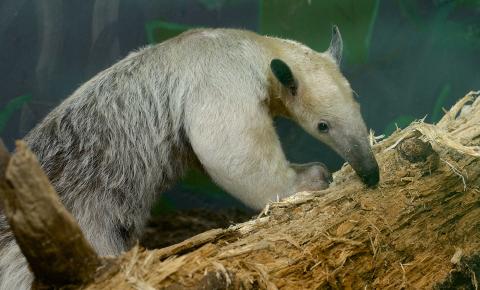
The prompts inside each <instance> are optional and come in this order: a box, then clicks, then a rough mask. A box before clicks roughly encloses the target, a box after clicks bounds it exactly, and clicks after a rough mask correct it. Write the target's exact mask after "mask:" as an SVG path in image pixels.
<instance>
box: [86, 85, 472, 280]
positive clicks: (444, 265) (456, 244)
mask: <svg viewBox="0 0 480 290" xmlns="http://www.w3.org/2000/svg"><path fill="white" fill-rule="evenodd" d="M478 96H479V93H478V92H471V93H469V94H468V95H467V96H465V97H464V98H462V99H461V100H460V101H459V102H458V103H457V104H456V105H455V106H453V107H452V109H451V110H450V111H449V112H448V113H447V114H446V115H445V116H444V118H443V119H442V120H441V121H440V122H439V123H438V124H437V125H431V124H426V123H424V122H423V121H418V122H414V123H412V124H411V125H410V126H409V127H408V128H406V129H404V130H398V131H397V132H395V133H394V134H393V135H392V136H390V137H389V138H387V139H385V140H383V141H381V142H376V144H375V145H374V151H375V153H376V157H377V159H378V162H379V164H380V168H381V182H380V185H379V186H378V188H375V189H371V188H366V187H365V186H364V185H363V184H362V183H361V182H360V180H359V179H358V178H357V176H356V175H355V173H354V171H353V170H352V169H351V167H350V166H348V165H347V166H344V167H343V168H342V169H341V170H340V171H339V172H337V173H335V174H334V183H333V184H332V185H331V187H330V188H329V189H327V190H324V191H320V192H301V193H298V194H296V195H295V196H292V197H289V198H287V199H284V200H282V201H279V202H275V203H271V204H269V205H268V206H267V208H266V209H265V210H264V211H263V212H262V214H261V215H260V216H259V217H258V218H257V219H254V220H251V221H249V222H246V223H243V224H239V225H236V226H233V227H231V228H229V229H224V230H214V231H210V232H207V233H204V234H202V235H199V236H196V237H193V238H192V239H190V241H186V242H183V243H181V245H179V246H172V247H169V248H167V249H170V250H165V249H159V250H154V251H147V250H144V249H141V248H139V247H136V248H134V249H132V250H131V251H129V252H127V253H125V254H124V255H122V256H121V257H120V258H119V259H118V264H119V265H120V267H119V271H118V272H116V273H112V274H111V276H109V277H107V278H104V280H103V281H97V283H96V284H92V285H90V286H89V287H88V288H87V289H162V288H163V289H259V288H260V289H323V288H327V289H328V288H333V289H372V288H375V289H400V288H404V289H432V288H435V287H438V288H440V289H443V288H445V289H448V288H449V287H460V288H461V287H464V288H466V289H469V288H472V289H477V287H478V279H479V274H480V146H479V145H480V97H478ZM172 249H173V250H172ZM170 251H171V252H170ZM169 252H170V253H169Z"/></svg>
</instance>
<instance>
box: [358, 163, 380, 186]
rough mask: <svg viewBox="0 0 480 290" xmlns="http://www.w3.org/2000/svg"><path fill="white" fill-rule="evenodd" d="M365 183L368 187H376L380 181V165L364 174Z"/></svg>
mask: <svg viewBox="0 0 480 290" xmlns="http://www.w3.org/2000/svg"><path fill="white" fill-rule="evenodd" d="M361 178H362V181H363V183H365V184H366V185H367V186H368V187H374V186H375V185H377V184H378V182H379V181H380V173H379V169H378V165H377V164H375V166H374V167H373V168H371V169H369V170H368V171H366V172H365V173H364V174H362V175H361Z"/></svg>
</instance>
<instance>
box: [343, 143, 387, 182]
mask: <svg viewBox="0 0 480 290" xmlns="http://www.w3.org/2000/svg"><path fill="white" fill-rule="evenodd" d="M349 144H350V146H349V148H346V150H345V152H344V154H343V155H344V158H345V160H346V161H347V162H348V163H349V164H350V166H352V168H353V170H355V172H356V173H357V175H358V176H359V177H360V178H361V179H362V181H363V183H365V184H366V185H368V186H370V187H372V186H375V185H377V184H378V182H379V180H380V173H379V169H378V163H377V160H376V159H375V155H374V154H373V152H372V149H371V148H370V145H369V144H368V142H366V141H364V142H358V140H351V141H350V142H349Z"/></svg>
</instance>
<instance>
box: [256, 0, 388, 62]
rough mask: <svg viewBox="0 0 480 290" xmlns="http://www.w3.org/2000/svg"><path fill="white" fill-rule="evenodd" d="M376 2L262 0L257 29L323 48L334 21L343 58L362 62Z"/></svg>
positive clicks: (327, 43)
mask: <svg viewBox="0 0 480 290" xmlns="http://www.w3.org/2000/svg"><path fill="white" fill-rule="evenodd" d="M378 5H379V0H363V1H358V0H336V1H308V0H302V1H290V0H268V1H262V6H261V9H262V10H261V19H260V21H261V22H260V32H261V33H263V34H268V35H274V36H280V37H284V38H290V39H295V40H297V41H300V42H302V43H305V44H307V45H308V46H310V47H311V48H313V49H315V50H317V51H324V50H326V49H327V48H328V45H329V43H330V33H331V32H330V27H331V25H332V24H336V25H338V27H339V29H340V32H341V33H342V37H343V40H344V58H345V59H346V60H347V61H348V62H352V63H364V62H366V60H367V58H368V51H369V47H370V41H371V35H372V29H373V26H374V23H375V19H376V17H377V12H378ZM314 34H316V35H317V36H316V37H313V35H314Z"/></svg>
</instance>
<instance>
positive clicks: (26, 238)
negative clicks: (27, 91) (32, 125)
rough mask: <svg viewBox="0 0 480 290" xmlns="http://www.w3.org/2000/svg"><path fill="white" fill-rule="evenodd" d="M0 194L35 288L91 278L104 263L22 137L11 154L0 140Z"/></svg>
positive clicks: (77, 282) (82, 281)
mask: <svg viewBox="0 0 480 290" xmlns="http://www.w3.org/2000/svg"><path fill="white" fill-rule="evenodd" d="M0 169H1V171H0V196H1V199H2V202H3V210H4V213H5V215H6V216H7V218H8V221H9V224H10V228H11V230H12V231H13V233H14V235H15V239H16V241H17V243H18V245H19V246H20V248H21V250H22V252H23V254H24V255H25V257H26V258H27V260H28V263H29V265H30V268H31V270H32V272H33V273H34V275H35V278H36V281H35V287H36V288H43V287H44V286H46V285H48V286H53V287H55V286H65V285H70V284H82V283H87V282H90V281H91V280H92V279H93V278H94V277H95V274H96V271H97V269H98V268H99V267H100V266H101V264H102V262H101V260H100V258H99V257H98V256H97V255H96V253H95V252H94V250H93V249H92V247H91V246H90V244H89V243H88V242H87V240H86V239H85V238H84V236H83V234H82V232H81V230H80V227H79V226H78V224H77V223H76V221H75V220H74V218H73V216H72V215H71V214H70V213H69V212H68V211H67V210H66V209H65V207H64V206H63V205H62V203H61V202H60V200H59V198H58V196H57V194H56V192H55V190H54V188H53V187H52V185H51V184H50V182H49V180H48V178H47V176H46V175H45V173H44V172H43V170H42V168H41V167H40V165H39V164H38V161H37V159H36V157H35V155H34V154H33V153H32V152H31V151H30V150H29V149H28V148H27V145H26V144H25V143H24V142H23V141H17V143H16V152H15V153H14V154H13V155H12V156H10V155H9V153H8V151H7V149H6V148H5V146H4V145H3V143H2V142H0Z"/></svg>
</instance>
